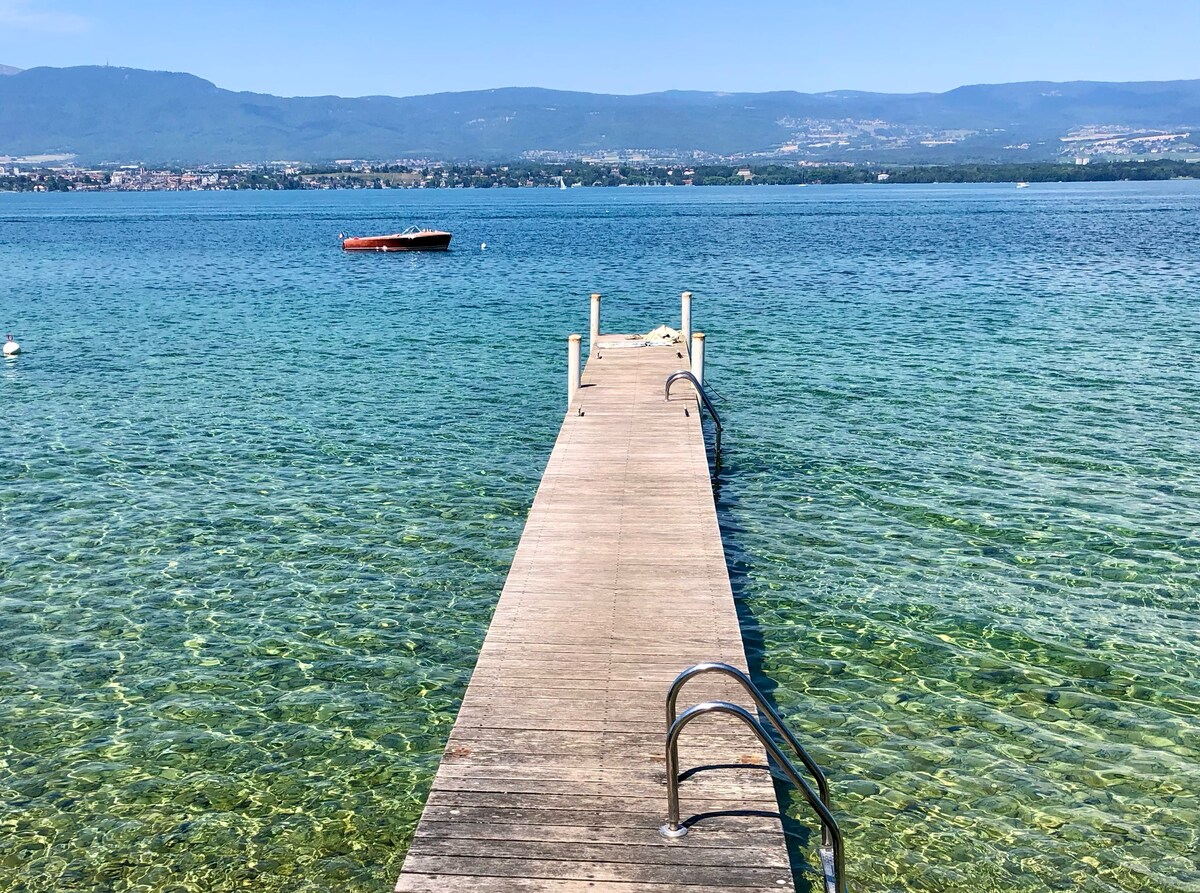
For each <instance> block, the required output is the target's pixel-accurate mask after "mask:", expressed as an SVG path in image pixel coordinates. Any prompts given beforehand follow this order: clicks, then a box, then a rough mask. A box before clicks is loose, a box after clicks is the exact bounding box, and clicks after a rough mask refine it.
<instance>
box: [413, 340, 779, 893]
mask: <svg viewBox="0 0 1200 893" xmlns="http://www.w3.org/2000/svg"><path fill="white" fill-rule="evenodd" d="M609 337H614V336H609ZM681 365H682V362H681V360H680V358H679V357H678V356H677V355H676V352H675V351H673V350H669V349H663V348H640V349H639V348H634V349H621V350H612V351H601V352H600V357H595V356H594V357H593V358H592V359H591V360H590V361H589V363H588V367H587V369H586V370H585V373H584V376H583V383H582V386H581V387H580V388H579V390H578V391H577V393H576V396H575V400H574V402H573V403H572V405H571V407H570V408H569V410H568V412H567V415H566V418H565V419H564V421H563V426H562V430H561V432H560V433H559V437H558V440H557V442H556V444H555V447H554V450H553V452H552V453H551V456H550V459H549V461H548V462H547V465H546V470H545V474H544V475H543V478H542V482H541V486H540V487H539V489H538V493H537V496H536V498H535V500H534V503H533V506H532V508H531V510H530V513H529V518H528V520H527V522H526V525H525V530H524V532H523V534H522V537H521V542H520V545H519V546H518V548H517V552H516V555H515V556H514V557H513V562H512V566H511V568H510V571H509V575H508V579H507V581H506V583H505V586H504V591H503V592H502V593H501V597H500V600H499V603H498V604H497V607H496V612H495V616H494V617H493V619H492V623H491V626H490V627H489V630H488V634H487V638H486V640H485V641H484V644H483V647H482V649H481V652H480V655H479V660H478V663H477V665H476V667H475V671H474V674H473V675H472V678H471V683H470V686H469V687H468V689H467V692H466V694H465V696H464V698H463V703H462V707H461V709H460V711H459V714H458V718H457V721H456V723H455V726H454V730H453V731H452V733H451V735H450V741H449V743H448V745H447V747H446V752H445V754H444V756H443V759H442V764H441V766H440V768H439V770H438V773H437V776H436V778H435V779H434V782H433V789H432V791H431V792H430V795H429V799H428V802H427V803H426V807H425V811H424V813H423V815H422V818H421V823H420V825H419V827H418V829H417V833H416V837H415V838H414V840H413V842H412V846H411V849H410V851H409V853H408V856H407V858H406V859H405V862H404V867H403V869H402V872H401V875H400V879H399V881H398V882H397V886H396V890H397V891H399V893H432V891H435V890H436V891H438V893H442V891H446V893H498V891H516V893H568V891H577V890H578V891H584V890H586V891H589V893H698V891H701V890H704V891H720V890H727V891H730V893H733V891H737V893H745V891H748V890H754V891H766V890H779V889H790V886H791V882H792V881H791V873H790V870H789V868H788V858H787V852H786V848H785V845H784V838H783V833H782V829H781V826H780V822H779V818H778V805H777V803H776V800H775V792H774V786H773V783H772V780H771V776H770V774H769V772H768V771H767V761H766V758H765V755H764V753H763V751H762V748H761V746H760V745H759V744H758V742H757V741H756V740H755V739H754V737H753V736H752V735H750V734H749V732H747V731H746V730H745V729H743V728H742V727H740V726H738V725H736V724H735V723H733V722H732V721H731V720H729V718H728V717H716V716H714V717H704V718H702V719H700V720H697V721H696V722H695V723H694V724H693V725H692V726H689V728H688V730H687V732H686V734H685V738H684V740H683V742H682V743H681V748H680V757H681V761H682V765H683V766H684V768H689V767H693V766H698V765H706V766H714V767H716V766H725V767H729V768H713V769H709V770H705V771H701V772H698V773H696V774H695V775H693V776H691V777H689V778H688V779H687V780H686V781H685V782H684V783H683V784H682V785H681V789H680V790H681V802H682V807H683V814H684V817H685V820H689V819H690V822H689V824H690V825H691V832H690V833H689V834H688V836H687V837H685V838H682V839H679V840H666V839H664V838H662V837H661V836H660V835H659V834H658V827H659V825H661V824H662V823H663V822H664V821H665V820H666V775H665V758H664V752H663V743H664V742H663V739H664V732H665V719H664V697H665V695H666V691H667V688H668V686H669V685H670V683H671V681H672V680H673V679H674V677H675V676H676V674H678V673H679V672H680V671H681V670H683V669H684V668H685V667H687V666H689V665H691V664H693V663H697V662H699V661H706V660H722V661H726V662H728V663H732V664H735V665H737V666H741V667H743V668H744V667H745V665H746V661H745V653H744V651H743V648H742V640H741V632H740V629H739V627H738V620H737V614H736V611H735V609H734V603H733V596H732V592H731V591H730V586H729V577H728V574H727V571H726V568H725V558H724V553H723V547H722V543H721V537H720V532H719V529H718V526H717V517H716V509H715V506H714V504H713V498H712V488H711V482H710V479H709V467H708V457H707V453H706V449H705V444H704V437H703V432H702V430H701V426H700V414H699V413H698V411H697V405H696V400H695V398H694V396H693V395H691V394H690V393H689V391H688V389H687V388H684V387H680V388H678V389H677V390H676V395H675V396H674V397H673V398H672V400H671V402H669V403H668V402H666V401H664V400H663V396H662V389H663V382H664V381H665V379H666V377H667V375H668V374H670V373H671V372H673V371H675V370H676V369H678V368H680V366H681ZM714 698H717V699H721V700H734V701H737V702H738V703H745V702H744V699H743V697H742V695H741V692H740V690H738V688H737V687H736V686H735V685H732V684H730V683H729V682H728V681H727V680H720V679H717V678H713V677H705V678H702V679H698V680H697V681H695V682H694V683H690V687H689V688H688V689H686V690H685V695H684V698H683V699H682V701H681V707H686V706H687V705H690V704H693V703H697V702H699V701H702V700H711V699H714Z"/></svg>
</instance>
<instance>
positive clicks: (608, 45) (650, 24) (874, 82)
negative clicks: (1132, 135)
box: [0, 0, 1200, 96]
mask: <svg viewBox="0 0 1200 893" xmlns="http://www.w3.org/2000/svg"><path fill="white" fill-rule="evenodd" d="M372 8H376V9H379V10H386V11H381V12H378V13H371V12H369V10H371V9H372ZM106 62H107V63H109V64H112V65H124V66H130V67H134V68H151V69H167V70H172V71H187V72H191V73H193V74H197V75H200V76H201V77H204V78H207V79H209V80H211V81H213V82H214V83H216V84H217V85H218V86H221V87H226V88H229V89H233V90H254V91H257V92H264V93H276V94H280V95H285V96H298V95H320V94H329V93H332V94H338V95H342V96H361V95H368V94H389V95H395V96H405V95H413V94H419V93H432V92H438V91H441V90H470V89H483V88H488V87H501V86H539V87H554V88H559V89H567V90H589V91H595V92H607V93H644V92H650V91H655V90H664V89H672V88H678V89H696V90H725V91H761V90H801V91H806V92H815V91H822V90H835V89H853V90H878V91H883V92H910V91H919V90H933V91H941V90H947V89H950V88H952V87H956V86H960V85H962V84H973V83H996V82H1005V81H1018V80H1056V81H1061V80H1167V79H1175V78H1197V77H1200V2H1197V0H1184V2H1182V3H1174V4H1170V5H1169V6H1164V5H1160V4H1151V3H1141V4H1136V3H1130V2H1128V0H1122V2H1111V0H1089V2H1083V0H1056V2H1053V0H1041V2H1028V0H1017V2H1007V3H987V4H984V3H978V2H973V0H958V2H943V0H927V2H922V0H912V2H909V3H898V2H895V0H892V2H875V0H858V2H853V3H850V4H837V5H835V4H832V3H828V2H825V3H819V4H818V3H809V2H805V0H793V2H790V3H783V2H775V0H763V2H756V3H731V2H722V3H716V2H709V0H692V2H688V3H683V2H675V0H669V2H653V0H651V2H642V3H628V2H609V3H597V2H591V3H579V2H572V0H557V2H554V3H541V2H525V3H503V2H495V0H493V2H487V3H484V2H477V0H456V2H450V3H436V2H434V3H429V2H424V0H413V2H407V3H406V2H403V0H400V2H397V0H390V2H388V3H380V4H366V3H361V2H355V0H342V2H334V0H322V2H312V0H290V2H286V3H284V2H254V0H243V2H232V0H207V2H204V3H190V4H186V5H184V4H176V3H170V2H163V0H158V2H149V0H0V64H7V65H15V66H17V67H18V68H31V67H33V66H35V65H57V66H65V65H85V64H101V65H102V64H105V63H106Z"/></svg>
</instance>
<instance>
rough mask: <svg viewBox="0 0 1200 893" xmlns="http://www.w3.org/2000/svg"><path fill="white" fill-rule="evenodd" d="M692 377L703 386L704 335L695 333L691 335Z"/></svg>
mask: <svg viewBox="0 0 1200 893" xmlns="http://www.w3.org/2000/svg"><path fill="white" fill-rule="evenodd" d="M692 375H694V376H696V381H698V382H700V384H704V333H703V332H696V333H694V334H693V335H692Z"/></svg>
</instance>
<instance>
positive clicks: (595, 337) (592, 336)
mask: <svg viewBox="0 0 1200 893" xmlns="http://www.w3.org/2000/svg"><path fill="white" fill-rule="evenodd" d="M599 340H600V295H598V294H595V293H593V294H592V327H591V329H590V331H589V334H588V352H589V353H591V354H595V353H596V342H597V341H599Z"/></svg>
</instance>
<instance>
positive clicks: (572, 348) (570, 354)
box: [567, 335, 583, 408]
mask: <svg viewBox="0 0 1200 893" xmlns="http://www.w3.org/2000/svg"><path fill="white" fill-rule="evenodd" d="M582 340H583V336H582V335H572V336H571V337H570V338H568V339H567V407H568V408H570V406H571V401H572V400H574V399H575V392H576V391H577V390H579V373H580V368H579V342H580V341H582Z"/></svg>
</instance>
